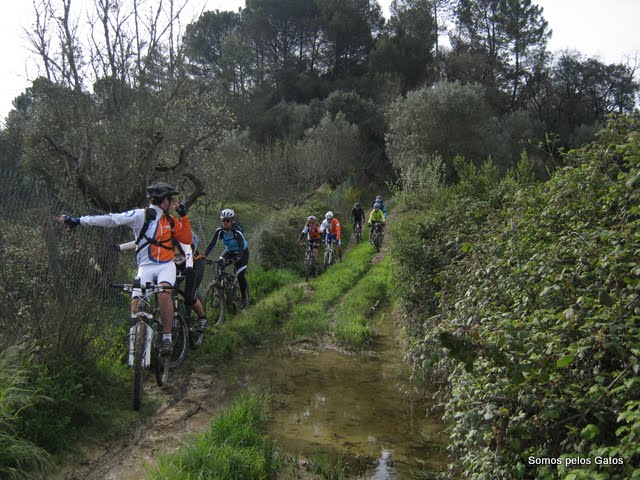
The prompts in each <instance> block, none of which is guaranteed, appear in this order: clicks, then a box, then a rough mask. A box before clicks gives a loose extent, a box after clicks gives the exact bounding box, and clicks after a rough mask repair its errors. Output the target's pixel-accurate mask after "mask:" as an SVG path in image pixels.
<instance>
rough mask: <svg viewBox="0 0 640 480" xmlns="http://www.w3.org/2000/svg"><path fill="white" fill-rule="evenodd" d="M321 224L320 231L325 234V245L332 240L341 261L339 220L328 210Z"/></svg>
mask: <svg viewBox="0 0 640 480" xmlns="http://www.w3.org/2000/svg"><path fill="white" fill-rule="evenodd" d="M324 218H325V219H324V220H323V222H322V224H320V233H324V234H325V235H326V237H325V239H326V242H327V245H329V242H334V243H335V245H336V250H337V252H338V258H339V259H340V261H342V242H341V241H340V237H341V227H340V221H339V220H338V219H337V218H335V217H334V216H333V212H332V211H328V212H327V213H326V214H325V216H324Z"/></svg>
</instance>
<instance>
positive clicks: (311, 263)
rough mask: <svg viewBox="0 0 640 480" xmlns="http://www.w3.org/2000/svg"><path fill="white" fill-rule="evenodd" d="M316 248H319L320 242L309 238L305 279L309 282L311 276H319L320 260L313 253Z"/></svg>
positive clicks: (305, 258) (305, 256)
mask: <svg viewBox="0 0 640 480" xmlns="http://www.w3.org/2000/svg"><path fill="white" fill-rule="evenodd" d="M314 248H319V244H317V243H316V242H314V241H313V240H307V248H306V250H305V253H304V279H305V281H307V282H308V281H309V277H310V276H312V275H313V276H318V262H317V260H316V256H315V255H314V254H313V249H314Z"/></svg>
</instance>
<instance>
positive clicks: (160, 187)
mask: <svg viewBox="0 0 640 480" xmlns="http://www.w3.org/2000/svg"><path fill="white" fill-rule="evenodd" d="M173 195H178V191H177V190H176V189H175V188H173V187H172V186H171V185H169V184H168V183H166V182H156V183H153V184H151V185H149V186H148V187H147V197H149V198H151V199H155V200H156V201H158V202H161V201H162V200H164V198H165V197H170V196H173Z"/></svg>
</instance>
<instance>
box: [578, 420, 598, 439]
mask: <svg viewBox="0 0 640 480" xmlns="http://www.w3.org/2000/svg"><path fill="white" fill-rule="evenodd" d="M580 434H581V435H582V436H583V437H584V438H586V439H587V440H593V439H594V438H596V437H597V436H598V435H600V429H599V428H598V426H597V425H594V424H593V423H590V424H589V425H587V426H586V427H584V428H583V429H582V431H581V432H580Z"/></svg>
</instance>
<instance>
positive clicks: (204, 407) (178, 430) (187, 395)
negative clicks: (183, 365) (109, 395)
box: [48, 370, 224, 480]
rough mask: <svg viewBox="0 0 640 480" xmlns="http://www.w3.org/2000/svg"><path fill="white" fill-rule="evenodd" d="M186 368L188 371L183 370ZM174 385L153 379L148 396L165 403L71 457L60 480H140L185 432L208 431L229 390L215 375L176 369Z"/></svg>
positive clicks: (174, 448) (61, 472)
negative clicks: (134, 424) (125, 430)
mask: <svg viewBox="0 0 640 480" xmlns="http://www.w3.org/2000/svg"><path fill="white" fill-rule="evenodd" d="M183 371H184V370H183ZM173 378H174V379H173V383H172V385H170V386H168V387H167V388H163V389H160V388H158V387H157V386H156V385H155V383H154V382H155V381H154V380H153V379H151V378H150V379H149V380H148V381H147V383H146V384H145V394H146V397H147V399H149V397H153V398H154V399H157V400H160V401H161V402H162V405H161V406H160V408H159V409H158V411H157V412H156V413H155V414H154V415H153V416H151V417H149V418H147V419H146V420H145V421H144V422H143V423H141V424H140V425H138V426H137V427H136V428H135V430H134V431H133V432H130V433H129V434H126V435H124V436H122V437H120V438H118V439H116V440H113V441H109V442H107V443H106V444H105V445H103V446H100V447H92V448H90V449H88V450H87V451H85V452H83V453H81V454H79V455H77V456H75V457H74V458H72V459H71V458H70V459H69V461H68V462H67V464H66V465H65V466H64V467H63V469H62V470H61V471H60V472H58V473H57V474H56V475H54V476H52V477H51V476H50V477H48V478H52V479H54V480H81V479H82V480H85V479H86V480H103V479H113V480H139V479H141V478H143V477H144V476H145V469H144V465H145V464H148V465H155V461H156V460H155V457H156V456H157V454H158V453H171V452H173V451H175V450H177V449H178V447H179V446H180V445H181V444H182V442H183V441H184V438H185V436H189V435H190V434H193V433H197V432H200V431H203V430H204V429H205V428H207V426H208V425H209V422H210V420H211V418H212V417H213V416H214V415H215V414H216V412H217V410H218V409H219V408H220V407H219V406H220V403H221V402H220V398H221V396H222V395H223V394H224V392H223V391H220V389H218V388H216V377H215V375H214V374H212V373H203V372H193V373H189V374H186V373H181V372H180V371H178V372H176V375H174V377H173Z"/></svg>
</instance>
